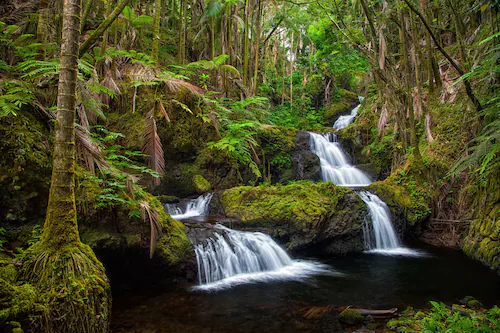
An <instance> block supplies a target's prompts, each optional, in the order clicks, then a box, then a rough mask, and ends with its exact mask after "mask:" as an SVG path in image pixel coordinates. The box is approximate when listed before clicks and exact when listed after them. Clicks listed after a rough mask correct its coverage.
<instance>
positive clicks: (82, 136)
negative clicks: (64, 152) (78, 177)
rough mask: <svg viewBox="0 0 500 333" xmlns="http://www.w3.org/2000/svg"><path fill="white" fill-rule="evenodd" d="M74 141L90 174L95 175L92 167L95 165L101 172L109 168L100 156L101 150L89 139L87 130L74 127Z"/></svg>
mask: <svg viewBox="0 0 500 333" xmlns="http://www.w3.org/2000/svg"><path fill="white" fill-rule="evenodd" d="M75 141H76V149H77V152H78V153H79V154H81V155H82V157H83V160H84V161H85V165H86V167H87V169H88V170H89V171H90V172H91V173H92V174H95V168H94V165H97V167H98V168H99V170H101V172H103V171H104V169H107V168H109V163H108V162H107V161H106V159H105V158H104V156H103V155H102V151H101V148H100V147H99V145H98V144H97V143H95V142H94V141H93V140H92V139H91V138H90V136H89V133H88V131H87V130H85V129H83V128H82V127H80V126H76V127H75Z"/></svg>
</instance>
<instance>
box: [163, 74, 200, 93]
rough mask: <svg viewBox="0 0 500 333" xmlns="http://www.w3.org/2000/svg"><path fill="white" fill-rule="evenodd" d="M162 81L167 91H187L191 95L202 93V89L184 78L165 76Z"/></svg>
mask: <svg viewBox="0 0 500 333" xmlns="http://www.w3.org/2000/svg"><path fill="white" fill-rule="evenodd" d="M163 82H164V83H165V87H166V88H167V90H168V92H179V91H187V92H189V93H191V94H193V95H200V94H202V93H203V89H201V88H200V87H197V86H195V85H194V84H191V83H189V82H187V81H184V80H180V79H176V78H165V79H164V80H163Z"/></svg>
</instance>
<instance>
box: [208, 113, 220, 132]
mask: <svg viewBox="0 0 500 333" xmlns="http://www.w3.org/2000/svg"><path fill="white" fill-rule="evenodd" d="M208 118H209V119H210V120H211V121H212V125H213V126H214V128H215V132H217V135H218V136H219V137H220V136H221V134H220V131H219V120H218V119H217V114H216V113H215V112H210V113H209V114H208Z"/></svg>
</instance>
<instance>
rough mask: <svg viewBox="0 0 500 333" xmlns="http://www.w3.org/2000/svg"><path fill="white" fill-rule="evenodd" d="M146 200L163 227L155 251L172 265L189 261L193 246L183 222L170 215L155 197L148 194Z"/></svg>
mask: <svg viewBox="0 0 500 333" xmlns="http://www.w3.org/2000/svg"><path fill="white" fill-rule="evenodd" d="M147 200H148V202H149V204H150V205H151V208H152V209H155V210H156V211H157V214H158V220H159V221H160V223H161V225H162V229H163V230H162V235H161V236H160V238H159V239H158V242H157V245H156V246H157V249H156V253H157V254H158V255H160V256H161V257H162V258H164V259H166V261H167V262H168V263H169V264H172V265H175V264H178V263H181V262H185V261H189V260H190V258H191V257H192V253H193V248H192V246H191V242H190V241H189V239H188V237H187V235H186V227H185V226H184V224H182V223H181V222H179V221H177V220H174V219H173V218H172V217H170V215H168V214H167V213H166V212H165V210H164V209H163V206H162V205H161V203H160V202H159V201H158V200H157V199H156V197H154V196H152V195H149V197H148V198H147Z"/></svg>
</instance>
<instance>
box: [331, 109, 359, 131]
mask: <svg viewBox="0 0 500 333" xmlns="http://www.w3.org/2000/svg"><path fill="white" fill-rule="evenodd" d="M360 107H361V104H359V105H358V106H356V107H355V108H354V109H352V111H351V113H350V114H349V115H347V116H340V117H339V119H337V121H336V122H335V123H334V124H333V128H335V129H336V130H339V129H342V128H346V127H347V126H349V125H350V124H351V123H352V122H353V121H354V118H355V117H356V116H357V115H358V110H359V108H360Z"/></svg>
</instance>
